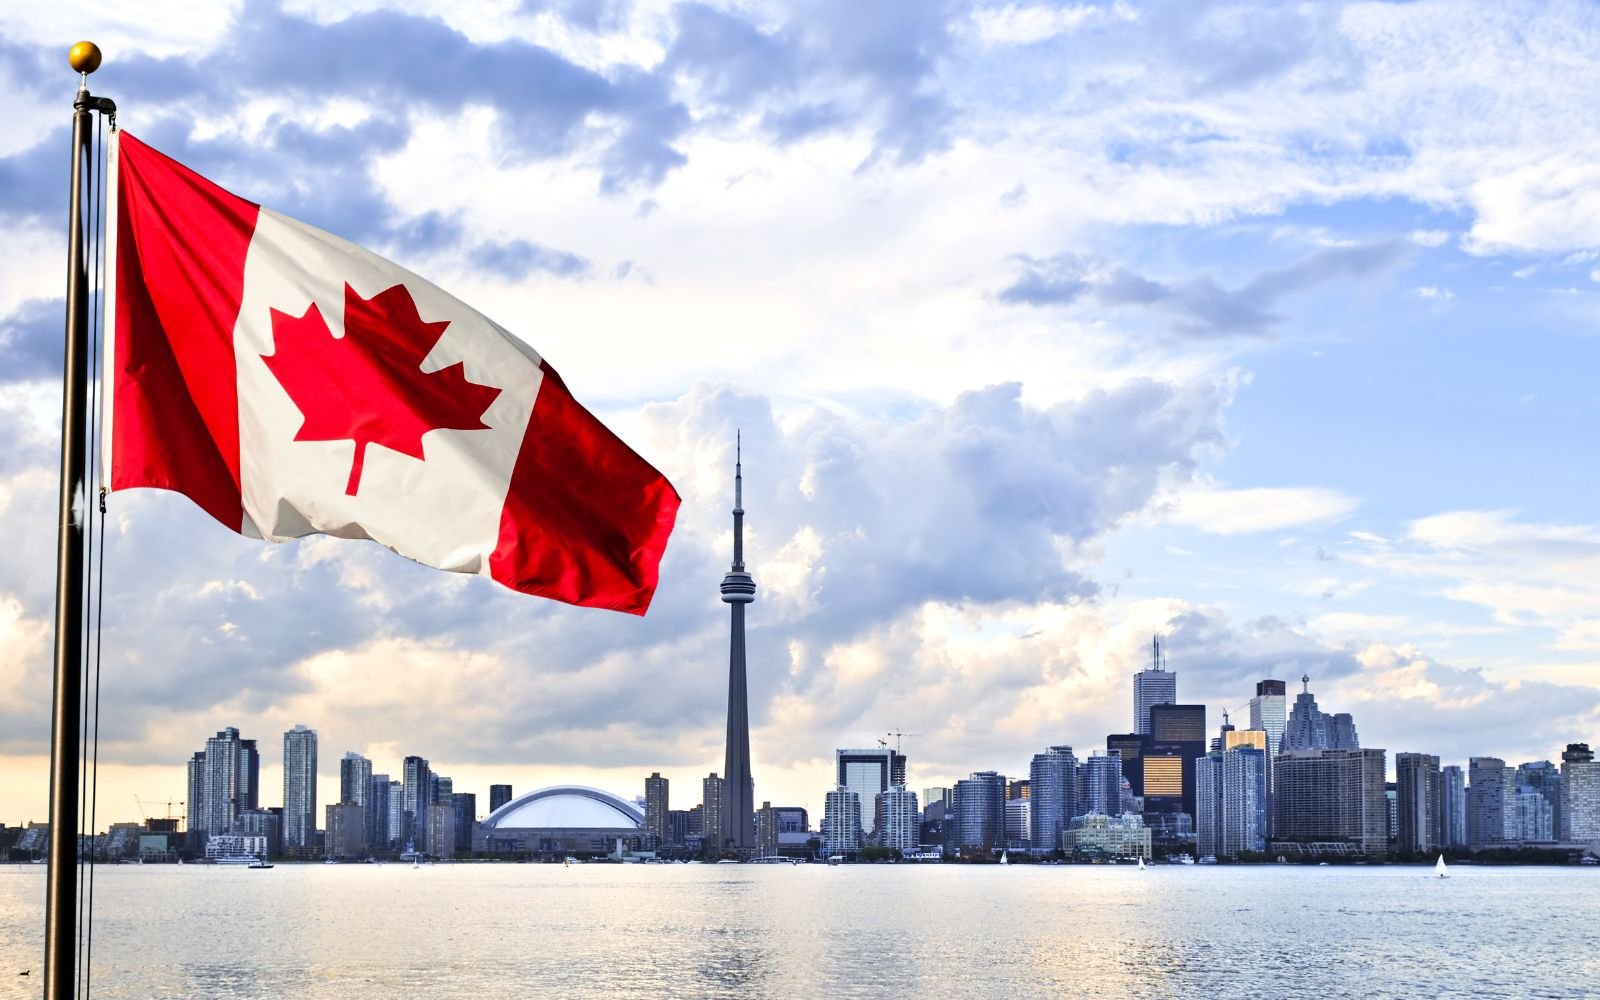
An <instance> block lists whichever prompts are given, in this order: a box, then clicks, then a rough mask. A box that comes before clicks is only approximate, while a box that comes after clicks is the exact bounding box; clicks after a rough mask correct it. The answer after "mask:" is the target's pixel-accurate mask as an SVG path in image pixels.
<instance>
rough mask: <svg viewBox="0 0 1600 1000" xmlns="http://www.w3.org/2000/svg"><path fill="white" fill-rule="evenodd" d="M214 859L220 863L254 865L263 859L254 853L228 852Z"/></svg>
mask: <svg viewBox="0 0 1600 1000" xmlns="http://www.w3.org/2000/svg"><path fill="white" fill-rule="evenodd" d="M212 860H213V861H215V862H216V863H217V864H219V865H253V864H255V863H256V862H257V861H260V860H261V859H260V858H258V857H256V856H255V855H253V854H228V855H224V856H222V857H218V858H213V859H212Z"/></svg>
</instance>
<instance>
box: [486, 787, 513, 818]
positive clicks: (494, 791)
mask: <svg viewBox="0 0 1600 1000" xmlns="http://www.w3.org/2000/svg"><path fill="white" fill-rule="evenodd" d="M510 801H511V786H510V785H490V786H489V811H490V812H494V811H495V810H496V809H499V808H500V807H501V806H503V805H505V804H506V803H507V802H510Z"/></svg>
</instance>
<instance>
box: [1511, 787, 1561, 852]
mask: <svg viewBox="0 0 1600 1000" xmlns="http://www.w3.org/2000/svg"><path fill="white" fill-rule="evenodd" d="M1516 803H1517V828H1516V839H1517V840H1519V841H1522V842H1523V843H1540V842H1545V841H1553V840H1555V839H1556V834H1555V827H1554V826H1553V825H1552V824H1551V820H1552V819H1554V810H1553V809H1551V808H1550V800H1549V799H1547V798H1545V797H1544V793H1543V792H1541V791H1540V790H1539V789H1537V788H1534V787H1533V786H1531V785H1518V786H1517V792H1516Z"/></svg>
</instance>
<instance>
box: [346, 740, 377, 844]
mask: <svg viewBox="0 0 1600 1000" xmlns="http://www.w3.org/2000/svg"><path fill="white" fill-rule="evenodd" d="M371 793H372V761H370V760H368V759H367V758H365V757H363V756H361V755H360V754H358V753H356V752H355V751H353V750H351V751H347V752H346V753H345V755H344V756H343V757H342V758H340V760H339V802H340V803H348V804H350V805H356V806H360V807H361V829H360V832H359V833H357V834H356V836H358V837H360V838H361V839H360V844H361V846H362V847H365V846H366V845H368V844H370V843H372V839H371V836H370V834H371V831H372V823H373V819H372V815H371V808H370V807H371V805H372V799H371Z"/></svg>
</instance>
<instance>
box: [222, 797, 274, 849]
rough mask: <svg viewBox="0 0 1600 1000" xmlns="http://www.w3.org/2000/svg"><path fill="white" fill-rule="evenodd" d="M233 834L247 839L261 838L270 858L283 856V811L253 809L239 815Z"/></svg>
mask: <svg viewBox="0 0 1600 1000" xmlns="http://www.w3.org/2000/svg"><path fill="white" fill-rule="evenodd" d="M230 832H232V833H237V834H240V835H242V836H246V837H260V838H261V840H262V843H264V844H265V845H266V851H265V853H266V854H267V855H268V856H270V857H278V856H279V855H281V854H283V810H282V809H278V810H272V809H252V810H250V811H249V812H244V813H240V814H239V818H238V819H237V820H236V821H235V822H234V824H233V830H232V831H230Z"/></svg>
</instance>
